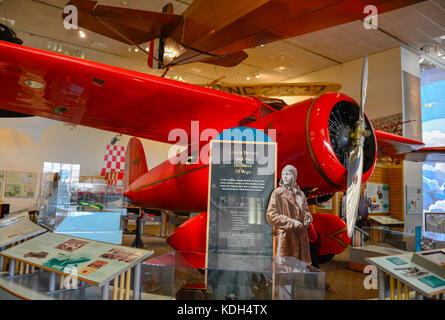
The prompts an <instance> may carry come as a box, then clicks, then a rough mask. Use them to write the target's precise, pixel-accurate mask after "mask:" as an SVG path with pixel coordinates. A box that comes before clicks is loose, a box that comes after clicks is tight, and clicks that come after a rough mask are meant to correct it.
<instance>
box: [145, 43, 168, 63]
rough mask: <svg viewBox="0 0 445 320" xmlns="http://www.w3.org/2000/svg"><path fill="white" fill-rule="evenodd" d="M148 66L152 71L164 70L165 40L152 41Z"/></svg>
mask: <svg viewBox="0 0 445 320" xmlns="http://www.w3.org/2000/svg"><path fill="white" fill-rule="evenodd" d="M148 53H150V55H149V56H148V60H147V65H148V67H149V68H152V69H162V67H163V65H162V64H163V63H164V39H163V38H158V39H154V40H151V41H150V47H149V51H148Z"/></svg>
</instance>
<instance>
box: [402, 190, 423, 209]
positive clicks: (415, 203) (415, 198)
mask: <svg viewBox="0 0 445 320" xmlns="http://www.w3.org/2000/svg"><path fill="white" fill-rule="evenodd" d="M422 203H423V202H422V187H421V186H408V185H407V186H406V210H407V213H408V214H421V213H422V209H423V208H422Z"/></svg>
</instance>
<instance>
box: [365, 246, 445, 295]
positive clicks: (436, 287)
mask: <svg viewBox="0 0 445 320" xmlns="http://www.w3.org/2000/svg"><path fill="white" fill-rule="evenodd" d="M365 260H366V261H367V262H369V263H371V264H372V265H374V266H376V267H377V270H378V287H379V299H380V300H384V299H386V287H385V278H386V277H389V284H390V297H389V298H390V300H395V298H396V296H397V300H402V299H406V300H408V299H409V297H410V295H409V294H410V291H411V290H414V292H415V297H416V299H423V297H427V298H433V299H444V298H445V297H444V296H445V249H434V250H427V251H421V252H414V253H405V254H399V255H393V256H384V257H373V258H365ZM396 283H397V284H396ZM396 286H397V295H396ZM402 293H403V294H404V298H403V297H402Z"/></svg>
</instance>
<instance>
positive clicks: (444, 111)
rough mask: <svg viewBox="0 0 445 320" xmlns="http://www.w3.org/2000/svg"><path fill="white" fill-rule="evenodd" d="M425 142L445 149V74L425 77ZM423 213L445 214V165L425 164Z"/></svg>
mask: <svg viewBox="0 0 445 320" xmlns="http://www.w3.org/2000/svg"><path fill="white" fill-rule="evenodd" d="M420 79H421V100H422V130H423V142H424V143H425V144H426V146H428V147H436V146H445V70H443V69H441V68H435V69H431V70H427V71H424V72H422V73H421V75H420ZM423 210H424V211H426V212H445V163H433V162H425V163H424V164H423Z"/></svg>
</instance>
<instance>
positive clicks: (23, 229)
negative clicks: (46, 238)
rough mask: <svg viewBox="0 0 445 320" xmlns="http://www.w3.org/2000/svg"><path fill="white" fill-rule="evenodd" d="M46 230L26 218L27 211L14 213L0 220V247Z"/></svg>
mask: <svg viewBox="0 0 445 320" xmlns="http://www.w3.org/2000/svg"><path fill="white" fill-rule="evenodd" d="M44 232H46V229H44V228H42V227H40V226H38V225H37V224H35V223H33V222H31V221H30V220H29V219H28V213H27V212H24V214H19V215H14V216H11V217H7V218H4V219H1V220H0V248H2V247H5V246H7V245H9V244H11V243H14V242H17V241H20V240H23V239H25V238H30V237H33V236H36V235H39V234H41V233H44Z"/></svg>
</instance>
